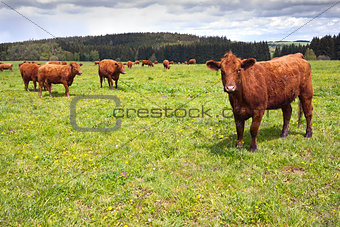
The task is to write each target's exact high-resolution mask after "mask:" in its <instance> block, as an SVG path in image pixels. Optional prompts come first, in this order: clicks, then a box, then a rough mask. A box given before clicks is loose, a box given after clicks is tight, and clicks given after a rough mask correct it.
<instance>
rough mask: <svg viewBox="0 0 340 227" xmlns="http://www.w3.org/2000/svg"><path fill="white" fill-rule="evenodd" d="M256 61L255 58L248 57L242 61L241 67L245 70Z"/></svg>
mask: <svg viewBox="0 0 340 227" xmlns="http://www.w3.org/2000/svg"><path fill="white" fill-rule="evenodd" d="M255 63H256V59H255V58H248V59H245V60H243V61H242V64H241V67H242V68H243V69H244V70H246V69H248V68H250V67H252V66H253V65H254V64H255Z"/></svg>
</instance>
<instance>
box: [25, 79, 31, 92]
mask: <svg viewBox="0 0 340 227" xmlns="http://www.w3.org/2000/svg"><path fill="white" fill-rule="evenodd" d="M24 83H25V89H26V91H28V92H30V89H28V83H29V81H27V80H26V81H24Z"/></svg>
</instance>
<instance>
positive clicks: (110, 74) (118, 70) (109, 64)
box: [98, 59, 126, 90]
mask: <svg viewBox="0 0 340 227" xmlns="http://www.w3.org/2000/svg"><path fill="white" fill-rule="evenodd" d="M98 73H99V78H100V87H101V88H102V87H103V79H104V78H107V80H108V83H109V87H110V89H111V90H113V81H112V80H114V81H115V85H116V89H117V88H118V80H119V75H120V74H125V73H126V72H125V69H124V65H123V63H121V62H119V63H118V62H116V61H114V60H111V59H104V60H101V61H100V62H99V69H98Z"/></svg>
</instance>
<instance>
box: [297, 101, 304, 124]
mask: <svg viewBox="0 0 340 227" xmlns="http://www.w3.org/2000/svg"><path fill="white" fill-rule="evenodd" d="M302 113H303V109H302V104H301V101H300V99H299V118H298V127H300V125H301V117H302Z"/></svg>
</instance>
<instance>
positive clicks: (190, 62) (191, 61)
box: [188, 58, 196, 65]
mask: <svg viewBox="0 0 340 227" xmlns="http://www.w3.org/2000/svg"><path fill="white" fill-rule="evenodd" d="M195 64H196V59H194V58H193V59H190V60H189V62H188V65H195Z"/></svg>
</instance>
